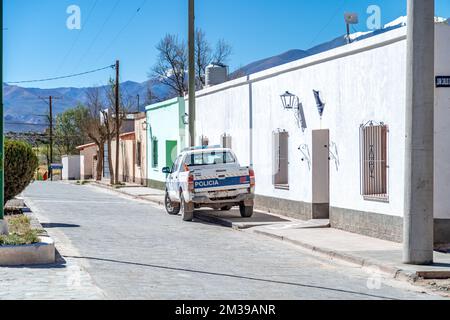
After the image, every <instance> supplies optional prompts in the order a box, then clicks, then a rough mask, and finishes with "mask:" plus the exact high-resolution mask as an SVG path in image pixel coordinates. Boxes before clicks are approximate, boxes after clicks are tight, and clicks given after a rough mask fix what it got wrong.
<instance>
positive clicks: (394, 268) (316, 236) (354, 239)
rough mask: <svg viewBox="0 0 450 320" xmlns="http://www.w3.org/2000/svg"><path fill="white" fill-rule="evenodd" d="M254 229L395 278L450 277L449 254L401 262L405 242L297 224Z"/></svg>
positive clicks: (410, 279) (414, 279)
mask: <svg viewBox="0 0 450 320" xmlns="http://www.w3.org/2000/svg"><path fill="white" fill-rule="evenodd" d="M251 231H252V232H254V233H257V234H260V235H264V236H269V237H272V238H274V239H278V240H282V241H286V242H289V243H292V244H295V245H298V246H301V247H303V248H305V249H309V250H312V251H314V252H317V253H321V254H325V255H327V256H328V257H330V258H333V259H340V260H343V261H346V262H350V263H354V264H357V265H359V266H361V267H375V268H378V269H379V270H380V271H382V272H385V273H388V274H390V275H391V276H392V277H394V278H398V279H403V280H409V281H416V280H418V279H419V278H422V279H448V278H450V254H446V253H440V252H435V264H434V265H431V266H413V265H406V264H403V263H402V244H400V243H395V242H390V241H385V240H380V239H376V238H371V237H367V236H363V235H359V234H354V233H349V232H345V231H341V230H337V229H332V228H302V227H298V226H296V225H295V224H285V225H276V226H262V227H256V228H253V229H251Z"/></svg>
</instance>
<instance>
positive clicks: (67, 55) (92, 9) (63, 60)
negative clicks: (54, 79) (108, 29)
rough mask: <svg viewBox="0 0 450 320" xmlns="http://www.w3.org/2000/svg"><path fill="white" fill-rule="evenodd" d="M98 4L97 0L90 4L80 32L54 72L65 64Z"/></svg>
mask: <svg viewBox="0 0 450 320" xmlns="http://www.w3.org/2000/svg"><path fill="white" fill-rule="evenodd" d="M97 4H98V0H95V2H94V5H93V6H92V8H91V10H90V11H89V13H88V16H87V18H86V21H85V22H84V25H83V28H82V29H81V30H80V32H79V33H78V35H77V37H76V38H75V41H74V42H73V43H72V46H71V47H70V49H69V51H67V53H66V55H65V56H64V58H63V59H62V61H61V63H60V64H59V66H58V68H57V69H56V72H55V73H58V72H59V70H61V67H62V66H63V65H64V64H65V62H66V60H67V58H68V57H69V56H70V54H71V53H72V50H73V49H74V48H75V45H76V44H77V43H78V41H79V40H80V37H81V34H82V33H83V30H84V28H86V25H87V24H88V23H89V20H90V18H91V16H92V13H93V12H94V9H95V7H96V6H97Z"/></svg>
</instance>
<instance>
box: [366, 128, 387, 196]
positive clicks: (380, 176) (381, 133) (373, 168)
mask: <svg viewBox="0 0 450 320" xmlns="http://www.w3.org/2000/svg"><path fill="white" fill-rule="evenodd" d="M360 140H361V141H360V153H361V155H360V158H361V195H362V196H363V197H364V199H366V200H376V201H388V200H389V196H388V170H387V169H388V163H387V162H388V127H387V126H386V125H384V124H380V125H375V124H374V123H373V122H369V123H368V124H366V125H362V126H361V128H360Z"/></svg>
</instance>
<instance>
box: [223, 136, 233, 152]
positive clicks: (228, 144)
mask: <svg viewBox="0 0 450 320" xmlns="http://www.w3.org/2000/svg"><path fill="white" fill-rule="evenodd" d="M222 148H227V149H231V136H230V135H229V134H226V133H225V134H223V135H222Z"/></svg>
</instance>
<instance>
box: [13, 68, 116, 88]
mask: <svg viewBox="0 0 450 320" xmlns="http://www.w3.org/2000/svg"><path fill="white" fill-rule="evenodd" d="M114 67H115V66H114V65H109V66H107V67H103V68H99V69H95V70H91V71H86V72H81V73H76V74H71V75H67V76H61V77H54V78H47V79H39V80H24V81H6V83H7V84H20V83H33V82H46V81H54V80H61V79H68V78H74V77H79V76H83V75H86V74H90V73H94V72H99V71H103V70H106V69H109V68H114Z"/></svg>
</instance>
